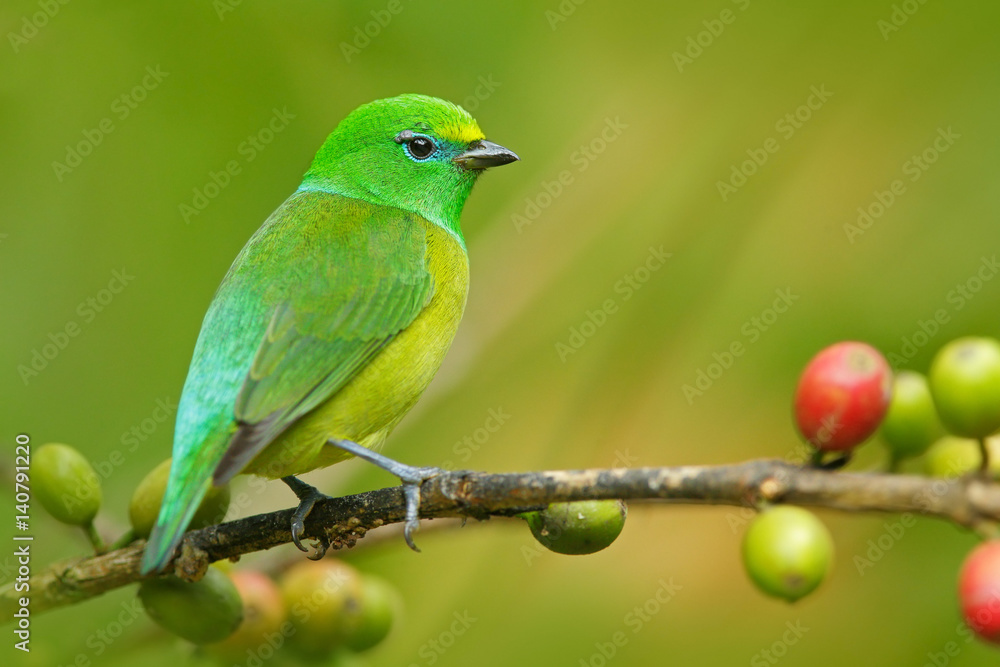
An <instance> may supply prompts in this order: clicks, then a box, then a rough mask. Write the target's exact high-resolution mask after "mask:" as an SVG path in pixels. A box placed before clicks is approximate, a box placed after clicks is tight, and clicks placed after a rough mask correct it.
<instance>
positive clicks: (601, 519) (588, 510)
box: [521, 500, 628, 555]
mask: <svg viewBox="0 0 1000 667" xmlns="http://www.w3.org/2000/svg"><path fill="white" fill-rule="evenodd" d="M627 513H628V511H627V509H626V507H625V503H623V502H622V501H620V500H582V501H579V502H572V503H552V504H551V505H549V506H548V508H546V509H544V510H541V511H538V512H526V513H524V514H522V515H521V516H522V517H523V518H524V519H525V520H526V521H527V522H528V527H529V528H531V533H532V535H534V536H535V539H536V540H538V541H539V542H540V543H541V544H542V546H544V547H545V548H546V549H549V550H550V551H554V552H556V553H558V554H570V555H580V554H592V553H594V552H597V551H600V550H601V549H605V548H607V547H608V546H610V545H611V543H612V542H614V541H615V539H616V538H617V537H618V535H619V534H621V532H622V528H624V527H625V515H626V514H627Z"/></svg>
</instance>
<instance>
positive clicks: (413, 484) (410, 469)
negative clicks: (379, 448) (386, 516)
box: [296, 440, 444, 553]
mask: <svg viewBox="0 0 1000 667" xmlns="http://www.w3.org/2000/svg"><path fill="white" fill-rule="evenodd" d="M328 444H330V445H333V446H334V447H338V448H340V449H343V450H344V451H345V452H348V453H350V454H353V455H355V456H357V457H358V458H360V459H364V460H365V461H368V462H369V463H371V464H373V465H376V466H378V467H379V468H381V469H382V470H385V471H386V472H388V473H391V474H393V475H395V476H396V477H398V478H399V480H400V481H401V482H402V483H403V496H404V498H405V499H406V523H405V524H404V526H403V538H404V539H405V540H406V545H407V546H408V547H410V548H411V549H413V550H414V551H416V552H418V553H419V552H420V549H419V548H418V547H417V545H416V544H415V543H414V542H413V531H415V530H418V529H419V528H420V485H421V484H423V483H424V482H426V481H427V480H429V479H431V478H432V477H436V476H437V475H440V474H441V473H443V472H444V470H442V469H441V468H434V467H422V468H420V467H416V466H408V465H406V464H405V463H400V462H399V461H394V460H392V459H390V458H389V457H387V456H383V455H382V454H379V453H377V452H373V451H372V450H370V449H368V448H367V447H365V446H363V445H359V444H358V443H356V442H351V441H350V440H330V441H329V443H328ZM296 481H298V480H296Z"/></svg>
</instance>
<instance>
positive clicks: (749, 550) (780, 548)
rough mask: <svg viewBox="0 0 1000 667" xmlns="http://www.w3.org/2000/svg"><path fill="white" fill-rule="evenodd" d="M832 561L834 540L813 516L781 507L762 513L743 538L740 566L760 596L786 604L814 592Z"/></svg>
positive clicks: (795, 509)
mask: <svg viewBox="0 0 1000 667" xmlns="http://www.w3.org/2000/svg"><path fill="white" fill-rule="evenodd" d="M832 561H833V538H831V537H830V532H829V531H828V530H827V529H826V526H824V525H823V523H822V522H821V521H820V520H819V519H818V518H817V517H816V515H814V514H813V513H812V512H809V511H807V510H804V509H802V508H801V507H793V506H790V505H780V506H778V507H772V508H770V509H767V510H765V511H763V512H761V513H760V514H759V515H758V516H757V517H756V518H754V520H753V521H752V522H751V523H750V526H749V527H748V528H747V532H746V535H745V536H744V537H743V565H744V566H745V567H746V570H747V574H749V575H750V579H751V580H752V581H753V582H754V584H756V585H757V588H759V589H760V590H761V591H762V592H764V593H766V594H767V595H771V596H774V597H778V598H783V599H785V600H788V601H789V602H795V601H796V600H798V599H800V598H802V597H804V596H806V595H808V594H809V593H811V592H813V591H814V590H815V589H816V587H817V586H819V585H820V583H822V581H823V579H824V578H825V577H826V575H827V572H829V571H830V567H831V564H832Z"/></svg>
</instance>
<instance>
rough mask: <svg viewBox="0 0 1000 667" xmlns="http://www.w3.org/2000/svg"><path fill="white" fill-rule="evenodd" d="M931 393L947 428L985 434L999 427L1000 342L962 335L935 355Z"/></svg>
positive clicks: (972, 434)
mask: <svg viewBox="0 0 1000 667" xmlns="http://www.w3.org/2000/svg"><path fill="white" fill-rule="evenodd" d="M930 387H931V394H933V396H934V404H935V405H936V406H937V411H938V414H939V415H940V416H941V421H942V422H944V425H945V427H947V429H948V431H950V432H951V433H954V434H955V435H959V436H962V437H964V438H982V437H985V436H987V435H989V434H991V433H993V432H994V431H996V430H997V429H998V428H1000V342H998V341H996V340H995V339H993V338H973V337H968V338H959V339H957V340H953V341H952V342H950V343H948V344H947V345H945V346H944V347H943V348H941V350H940V351H939V352H938V353H937V355H936V356H935V357H934V361H933V363H932V364H931V372H930Z"/></svg>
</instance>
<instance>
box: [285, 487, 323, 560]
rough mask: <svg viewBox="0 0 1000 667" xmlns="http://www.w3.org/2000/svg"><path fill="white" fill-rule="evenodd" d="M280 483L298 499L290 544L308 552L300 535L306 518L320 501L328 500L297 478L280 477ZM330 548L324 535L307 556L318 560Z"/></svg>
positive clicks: (293, 517) (314, 488) (317, 490)
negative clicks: (286, 486) (314, 549)
mask: <svg viewBox="0 0 1000 667" xmlns="http://www.w3.org/2000/svg"><path fill="white" fill-rule="evenodd" d="M281 481H282V482H284V483H285V484H287V485H288V487H289V488H290V489H291V490H292V492H293V493H294V494H295V495H296V497H297V498H298V499H299V506H298V507H296V508H295V513H294V514H293V515H292V525H291V530H292V542H293V543H295V546H296V547H297V548H298V549H299V551H309V547H307V546H305V545H304V544H302V533H303V532H304V531H305V528H306V526H305V524H306V517H308V516H309V513H310V512H311V511H312V508H313V506H315V505H316V503H317V502H318V501H320V500H323V499H324V498H329V496H327V495H326V494H324V493H321V492H320V491H319V489H317V488H316V487H315V486H312V485H311V484H306V483H305V482H303V481H302V480H301V479H299V478H298V477H294V476H292V475H289V476H288V477H282V478H281ZM329 547H330V538H329V537H327V536H326V535H325V534H324V535H323V536H322V537H321V538H320V543H319V544H317V545H316V551H315V552H314V553H313V554H311V555H310V556H309V559H310V560H319V559H320V558H322V557H323V556H324V555H326V550H327V549H328V548H329Z"/></svg>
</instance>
